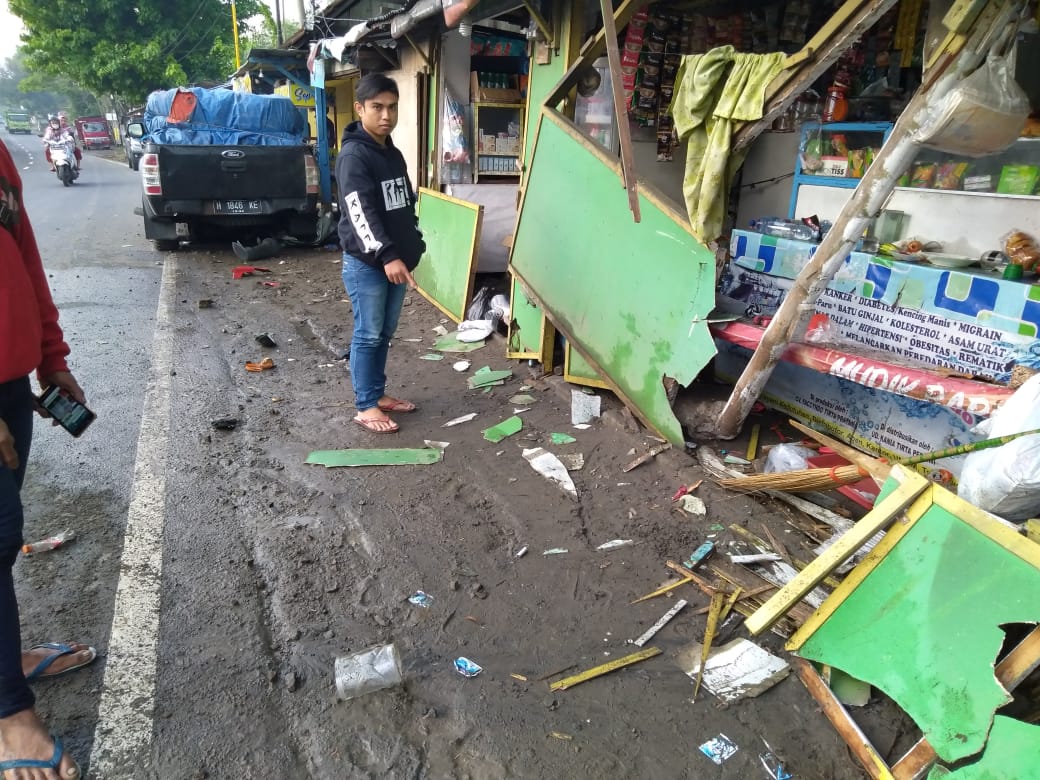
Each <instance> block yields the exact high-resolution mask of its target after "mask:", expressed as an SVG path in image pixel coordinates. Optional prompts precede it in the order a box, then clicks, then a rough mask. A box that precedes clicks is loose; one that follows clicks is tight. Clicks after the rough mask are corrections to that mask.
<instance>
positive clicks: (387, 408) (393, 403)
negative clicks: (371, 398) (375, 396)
mask: <svg viewBox="0 0 1040 780" xmlns="http://www.w3.org/2000/svg"><path fill="white" fill-rule="evenodd" d="M378 407H379V408H380V409H382V410H383V411H384V412H414V411H415V409H416V406H415V404H413V403H412V402H411V401H404V400H402V399H400V398H394V397H393V396H390V395H384V396H383V397H382V398H380V399H379V403H378Z"/></svg>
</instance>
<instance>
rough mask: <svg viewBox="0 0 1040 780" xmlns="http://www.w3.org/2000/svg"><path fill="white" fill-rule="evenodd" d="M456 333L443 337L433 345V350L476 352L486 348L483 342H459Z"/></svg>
mask: <svg viewBox="0 0 1040 780" xmlns="http://www.w3.org/2000/svg"><path fill="white" fill-rule="evenodd" d="M456 333H458V331H456V332H455V333H449V334H448V335H447V336H441V337H440V338H438V339H437V340H436V341H435V342H434V343H433V348H434V349H436V350H438V351H440V352H476V351H477V350H478V349H483V348H484V346H485V345H484V342H483V341H459V340H458V339H457V338H455V335H456Z"/></svg>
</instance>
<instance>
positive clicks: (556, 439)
mask: <svg viewBox="0 0 1040 780" xmlns="http://www.w3.org/2000/svg"><path fill="white" fill-rule="evenodd" d="M551 438H552V443H553V444H574V442H576V441H577V439H575V438H574V437H573V436H568V435H567V434H566V433H554V434H552V437H551Z"/></svg>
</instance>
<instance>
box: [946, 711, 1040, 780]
mask: <svg viewBox="0 0 1040 780" xmlns="http://www.w3.org/2000/svg"><path fill="white" fill-rule="evenodd" d="M1029 767H1032V769H1030V768H1029ZM1012 777H1023V778H1024V777H1040V726H1036V725H1031V724H1029V723H1023V722H1022V721H1020V720H1014V719H1013V718H1009V717H1006V716H1004V715H997V716H996V717H995V718H994V719H993V730H992V731H990V733H989V740H988V741H987V742H986V749H985V750H983V751H982V757H981V758H980V759H979V760H978V761H976V762H975V763H974V764H968V765H966V766H963V767H961V768H960V769H955V770H948V769H944V768H942V767H939V766H937V767H935V768H933V769H932V771H931V772H930V773H929V774H928V780H938V778H948V780H1008V778H1012Z"/></svg>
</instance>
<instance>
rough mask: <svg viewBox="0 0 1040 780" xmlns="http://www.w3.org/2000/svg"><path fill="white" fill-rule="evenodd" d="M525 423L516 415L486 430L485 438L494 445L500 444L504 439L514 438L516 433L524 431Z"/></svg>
mask: <svg viewBox="0 0 1040 780" xmlns="http://www.w3.org/2000/svg"><path fill="white" fill-rule="evenodd" d="M523 427H524V421H523V420H521V419H520V418H519V417H517V416H516V415H513V416H512V417H509V418H508V419H505V420H503V421H502V422H500V423H499V424H498V425H494V426H492V427H490V428H486V429H485V430H484V432H483V433H484V438H485V439H487V440H488V441H489V442H491V443H492V444H498V443H499V442H500V441H502V439H505V438H507V437H509V436H512V435H513V434H514V433H520V431H521V430H523Z"/></svg>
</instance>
